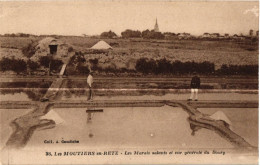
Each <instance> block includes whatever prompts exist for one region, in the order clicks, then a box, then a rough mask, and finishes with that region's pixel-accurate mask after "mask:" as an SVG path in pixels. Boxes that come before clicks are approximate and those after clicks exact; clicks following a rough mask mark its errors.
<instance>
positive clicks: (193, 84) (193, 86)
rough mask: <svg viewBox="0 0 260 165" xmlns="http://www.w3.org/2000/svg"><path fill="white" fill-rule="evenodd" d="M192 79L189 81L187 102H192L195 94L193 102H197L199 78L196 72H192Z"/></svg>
mask: <svg viewBox="0 0 260 165" xmlns="http://www.w3.org/2000/svg"><path fill="white" fill-rule="evenodd" d="M193 75H194V76H193V77H192V79H191V83H190V87H191V95H190V98H189V99H188V101H192V99H193V98H194V94H195V101H198V92H199V88H200V78H199V77H198V75H197V72H193Z"/></svg>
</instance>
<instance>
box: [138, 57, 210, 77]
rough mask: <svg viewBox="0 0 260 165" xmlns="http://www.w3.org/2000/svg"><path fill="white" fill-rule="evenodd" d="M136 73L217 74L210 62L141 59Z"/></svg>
mask: <svg viewBox="0 0 260 165" xmlns="http://www.w3.org/2000/svg"><path fill="white" fill-rule="evenodd" d="M135 68H136V71H138V72H141V73H144V74H148V73H153V74H190V73H192V72H198V73H201V74H212V73H214V72H215V65H214V64H213V63H210V62H207V61H205V62H202V63H196V62H181V61H174V62H170V61H169V60H167V59H165V58H164V59H160V60H156V61H155V60H153V59H150V60H148V59H146V58H141V59H139V60H137V62H136V67H135Z"/></svg>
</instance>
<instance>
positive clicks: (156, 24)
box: [153, 18, 159, 32]
mask: <svg viewBox="0 0 260 165" xmlns="http://www.w3.org/2000/svg"><path fill="white" fill-rule="evenodd" d="M153 30H154V31H155V32H159V26H158V23H157V18H156V22H155V25H154V29H153Z"/></svg>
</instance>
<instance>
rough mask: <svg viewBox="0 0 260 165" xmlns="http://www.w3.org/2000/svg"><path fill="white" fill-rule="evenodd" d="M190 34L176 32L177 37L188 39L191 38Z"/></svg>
mask: <svg viewBox="0 0 260 165" xmlns="http://www.w3.org/2000/svg"><path fill="white" fill-rule="evenodd" d="M191 37H192V36H191V35H190V33H179V34H178V38H179V39H189V38H191Z"/></svg>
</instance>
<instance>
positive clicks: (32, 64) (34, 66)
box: [27, 60, 40, 70]
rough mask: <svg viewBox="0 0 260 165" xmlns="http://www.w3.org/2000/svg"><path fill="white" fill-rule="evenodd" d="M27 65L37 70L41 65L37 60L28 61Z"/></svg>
mask: <svg viewBox="0 0 260 165" xmlns="http://www.w3.org/2000/svg"><path fill="white" fill-rule="evenodd" d="M27 66H28V68H29V69H31V70H37V69H38V68H39V67H40V65H39V64H38V63H37V62H34V61H32V60H28V61H27Z"/></svg>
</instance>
